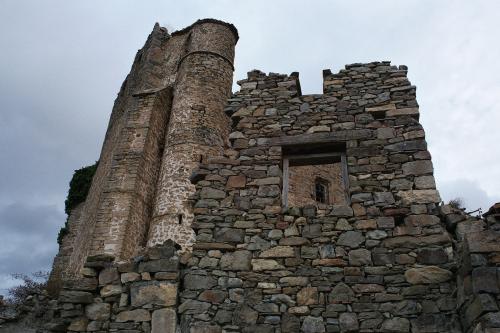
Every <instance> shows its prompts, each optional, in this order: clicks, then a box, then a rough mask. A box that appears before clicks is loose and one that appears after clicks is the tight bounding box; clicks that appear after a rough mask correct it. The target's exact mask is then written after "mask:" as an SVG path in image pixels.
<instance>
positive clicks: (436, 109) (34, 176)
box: [0, 0, 500, 294]
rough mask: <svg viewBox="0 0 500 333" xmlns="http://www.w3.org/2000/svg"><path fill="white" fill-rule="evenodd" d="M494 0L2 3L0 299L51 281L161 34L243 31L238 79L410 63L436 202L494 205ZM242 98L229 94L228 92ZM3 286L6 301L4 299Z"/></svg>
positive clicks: (499, 108)
mask: <svg viewBox="0 0 500 333" xmlns="http://www.w3.org/2000/svg"><path fill="white" fill-rule="evenodd" d="M499 13H500V1H496V0H491V1H477V0H476V1H470V0H464V1H436V0H429V1H422V0H418V1H417V0H415V1H409V0H405V1H401V0H393V1H381V0H378V1H372V0H367V1H347V0H346V1H309V0H308V1H306V0H302V1H291V0H286V1H275V0H273V1H270V0H265V1H257V0H252V1H235V0H227V1H215V0H212V1H206V0H200V1H187V0H183V1H166V0H161V1H138V0H137V1H126V0H116V1H110V0H107V1H89V0H85V1H67V0H61V1H50V0H48V1H37V0H33V1H22V0H1V1H0V50H1V51H0V156H1V159H0V244H1V245H0V294H1V293H5V288H7V287H9V286H11V285H13V284H15V283H16V281H13V280H11V279H10V278H9V274H10V273H28V272H34V271H37V270H43V269H45V270H48V269H49V268H50V265H51V263H52V258H53V256H54V255H55V253H56V251H57V243H56V237H57V232H58V230H59V228H60V227H61V226H62V225H63V223H64V220H65V215H64V212H63V208H64V199H65V197H66V192H67V189H68V182H69V180H70V178H71V175H72V173H73V170H74V169H78V168H80V167H81V166H84V165H89V164H91V163H93V162H94V161H95V160H96V159H97V158H98V154H99V152H100V148H101V144H102V140H103V137H104V133H105V129H106V126H107V123H108V119H109V115H110V112H111V108H112V104H113V101H114V99H115V97H116V94H117V92H118V90H119V88H120V85H121V83H122V81H123V80H124V78H125V76H126V75H127V73H128V72H129V70H130V66H131V64H132V61H133V59H134V55H135V53H136V51H137V50H138V49H139V48H141V47H142V45H143V44H144V42H145V40H146V37H147V35H148V34H149V33H150V31H151V30H152V28H153V25H154V23H155V22H159V23H160V25H162V26H165V27H167V28H168V30H169V31H173V30H178V29H181V28H183V27H185V26H187V25H189V24H191V23H192V22H194V21H196V20H197V19H199V18H206V17H213V18H218V19H222V20H225V21H228V22H231V23H233V24H234V25H235V26H236V27H237V28H238V30H239V34H240V40H239V42H238V45H237V48H236V64H235V65H236V66H235V67H236V71H235V81H236V80H239V79H242V78H245V77H246V72H247V71H249V70H252V69H254V68H257V69H260V70H262V71H265V72H279V73H287V74H289V73H291V72H294V71H298V72H300V81H301V85H302V90H303V93H304V94H310V93H321V90H322V88H321V85H322V74H321V72H322V70H323V69H326V68H330V69H331V70H332V71H334V72H336V71H338V70H339V69H341V68H343V66H344V65H345V64H348V63H354V62H370V61H380V60H391V61H392V63H393V64H394V65H401V64H404V65H408V67H409V78H410V80H411V81H412V83H413V84H414V85H416V86H417V87H418V89H417V99H418V101H419V104H420V112H421V118H420V120H421V122H422V124H423V126H424V128H425V129H426V133H427V141H428V143H429V150H430V151H431V153H432V155H433V161H434V167H435V176H436V179H437V184H438V189H439V190H440V192H441V195H442V197H443V199H444V200H449V199H452V198H454V197H461V198H463V199H464V202H465V204H466V206H467V208H468V209H469V210H474V209H476V208H479V207H482V208H483V210H486V209H488V207H489V206H490V205H491V204H492V203H493V202H495V201H500V154H498V150H499V148H498V147H499V142H500V131H499V130H498V128H499V125H500V79H499V77H500V61H499V59H500V43H499V39H498V38H499V37H498V36H499V35H500V34H499V33H500V20H499V19H500V14H499ZM236 88H237V86H235V87H234V89H236ZM2 288H3V289H2Z"/></svg>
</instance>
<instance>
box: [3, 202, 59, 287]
mask: <svg viewBox="0 0 500 333" xmlns="http://www.w3.org/2000/svg"><path fill="white" fill-rule="evenodd" d="M64 221H65V215H64V213H63V212H62V211H61V210H60V209H58V208H57V207H56V206H55V205H51V206H30V205H27V204H23V203H14V204H10V205H7V206H3V207H0V229H1V234H0V243H1V244H2V245H1V250H0V263H1V265H0V293H2V292H3V293H4V292H5V290H1V289H5V288H6V287H7V286H11V285H13V284H15V283H16V282H15V281H13V280H12V279H11V278H10V275H11V274H13V273H23V274H30V273H32V272H36V271H40V270H43V271H47V270H49V269H50V267H51V264H52V260H53V258H54V255H55V254H56V252H57V249H58V244H57V241H56V240H57V233H58V231H59V228H60V227H61V226H62V225H63V224H64Z"/></svg>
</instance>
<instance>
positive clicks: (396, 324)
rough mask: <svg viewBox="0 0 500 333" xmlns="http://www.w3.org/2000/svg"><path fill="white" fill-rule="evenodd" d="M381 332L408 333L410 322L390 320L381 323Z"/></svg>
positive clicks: (397, 319) (404, 319)
mask: <svg viewBox="0 0 500 333" xmlns="http://www.w3.org/2000/svg"><path fill="white" fill-rule="evenodd" d="M382 331H383V332H393V333H406V332H410V321H409V320H408V319H406V318H398V317H395V318H390V319H386V320H384V322H383V323H382Z"/></svg>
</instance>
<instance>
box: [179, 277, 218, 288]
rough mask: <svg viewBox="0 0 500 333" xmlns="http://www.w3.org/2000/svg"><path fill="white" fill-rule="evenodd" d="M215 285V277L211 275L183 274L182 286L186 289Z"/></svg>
mask: <svg viewBox="0 0 500 333" xmlns="http://www.w3.org/2000/svg"><path fill="white" fill-rule="evenodd" d="M216 285H217V279H215V278H214V277H212V276H204V275H197V274H186V275H185V276H184V287H185V288H186V289H193V290H199V289H210V288H212V287H214V286H216Z"/></svg>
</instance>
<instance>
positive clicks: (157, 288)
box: [130, 279, 217, 307]
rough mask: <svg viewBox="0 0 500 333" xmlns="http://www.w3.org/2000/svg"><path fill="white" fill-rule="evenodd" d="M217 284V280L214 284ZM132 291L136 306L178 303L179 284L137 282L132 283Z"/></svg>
mask: <svg viewBox="0 0 500 333" xmlns="http://www.w3.org/2000/svg"><path fill="white" fill-rule="evenodd" d="M214 280H215V279H214ZM216 284H217V282H215V284H214V285H216ZM186 288H188V287H186ZM202 288H203V287H202ZM130 291H131V294H130V296H131V304H132V306H134V307H139V306H144V305H146V304H152V305H160V306H173V305H176V304H177V284H172V283H167V282H159V281H150V282H135V283H133V284H132V287H131V288H130Z"/></svg>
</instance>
